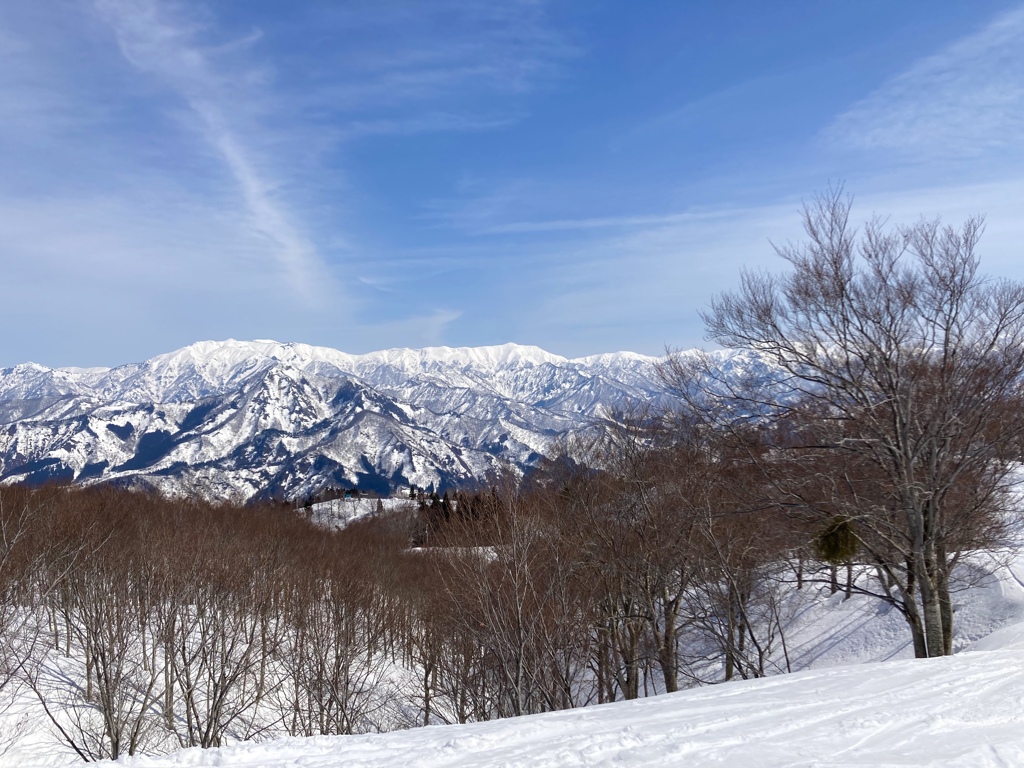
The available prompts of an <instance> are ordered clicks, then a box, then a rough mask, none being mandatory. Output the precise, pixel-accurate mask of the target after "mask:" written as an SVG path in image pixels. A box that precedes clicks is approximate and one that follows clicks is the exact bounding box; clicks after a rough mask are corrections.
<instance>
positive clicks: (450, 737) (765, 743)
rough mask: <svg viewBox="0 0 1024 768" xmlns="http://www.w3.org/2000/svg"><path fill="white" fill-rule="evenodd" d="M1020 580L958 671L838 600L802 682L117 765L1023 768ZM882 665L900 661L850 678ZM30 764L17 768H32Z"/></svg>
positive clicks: (868, 609)
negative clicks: (920, 654) (915, 655)
mask: <svg viewBox="0 0 1024 768" xmlns="http://www.w3.org/2000/svg"><path fill="white" fill-rule="evenodd" d="M1020 573H1024V559H1022V558H1020V557H1018V559H1017V560H1016V562H1014V563H1013V564H1012V565H1010V566H1009V567H1007V566H1003V567H1000V568H998V569H997V572H996V573H995V574H992V575H990V576H988V577H987V578H986V579H985V580H984V583H981V584H977V585H976V586H975V587H972V588H971V589H969V590H967V591H965V592H963V593H961V595H960V597H959V599H958V601H957V603H958V605H957V615H958V620H959V621H960V629H961V631H960V633H959V638H958V645H959V646H961V647H962V646H963V645H964V644H965V643H966V642H969V641H970V640H971V639H973V638H978V637H981V636H982V635H986V636H984V637H983V638H982V639H980V640H977V641H975V642H974V643H973V644H972V645H969V646H967V647H966V648H965V649H964V650H963V651H961V652H960V653H958V654H957V655H955V656H952V657H946V658H939V659H927V660H914V659H908V658H906V657H907V655H908V653H909V649H908V648H907V645H906V637H905V630H904V631H903V632H900V631H899V629H900V624H899V623H898V622H899V621H901V620H898V619H897V617H895V616H893V615H892V613H893V612H889V613H888V614H886V613H885V612H882V611H878V610H877V603H875V602H874V601H872V600H870V599H868V598H859V599H858V598H854V599H852V600H849V601H843V600H842V595H841V594H839V595H833V596H831V597H828V598H825V599H824V600H821V599H819V600H817V601H814V602H813V603H812V605H810V606H808V607H807V608H806V609H805V611H804V612H803V616H802V617H799V618H798V619H797V621H795V622H794V626H793V630H794V632H793V635H792V640H793V647H792V651H793V653H794V656H795V657H796V658H795V659H794V661H797V660H798V661H799V666H800V667H810V668H809V669H808V670H807V671H803V672H797V673H794V674H784V675H777V676H773V677H768V678H764V679H760V680H750V681H739V682H731V683H725V684H721V685H714V686H708V687H703V688H696V689H691V690H687V691H682V692H680V693H675V694H667V695H662V696H655V697H651V698H646V699H641V700H638V701H630V702H620V703H616V704H608V705H603V706H594V707H588V708H585V709H578V710H570V711H563V712H554V713H548V714H542V715H533V716H529V717H521V718H514V719H507V720H499V721H492V722H487V723H475V724H470V725H450V726H431V727H428V728H417V729H412V730H407V731H399V732H393V733H385V734H374V735H364V736H348V737H319V738H312V739H281V740H276V741H269V742H264V743H262V744H237V745H234V746H230V747H224V748H221V749H215V750H200V749H189V750H185V751H182V752H178V753H176V754H172V755H167V756H163V757H140V758H135V759H134V760H130V759H125V760H123V761H122V762H120V763H118V764H122V765H131V766H139V767H141V766H152V767H154V768H156V767H161V768H163V767H168V768H169V767H170V766H179V767H182V766H239V767H243V766H244V767H246V768H255V767H256V766H265V767H266V768H327V767H328V766H345V768H361V767H364V766H365V767H366V768H369V767H370V766H372V767H373V768H391V767H394V768H441V767H442V766H444V767H445V768H448V767H450V766H467V767H468V766H504V767H506V768H512V767H513V766H524V767H525V768H547V767H548V766H550V767H551V768H554V767H555V766H559V767H561V766H569V767H571V766H588V767H589V766H688V767H690V766H737V767H739V768H768V767H769V766H771V767H775V766H875V767H877V768H881V767H882V766H970V767H972V768H988V767H989V766H991V767H992V768H995V767H996V766H999V767H1000V768H1006V767H1007V766H1024V622H1022V619H1024V589H1022V585H1021V582H1020V580H1019V579H1018V578H1017V574H1020ZM801 619H802V620H801ZM995 627H1002V628H1000V629H996V631H994V632H992V631H991V630H992V629H993V628H995ZM880 658H889V659H891V660H888V661H872V662H868V663H853V664H851V663H850V662H854V661H860V662H864V661H865V660H867V659H880ZM844 662H845V663H846V666H826V665H829V664H833V665H834V664H837V663H838V664H843V663H844ZM795 665H796V664H795ZM25 757H27V756H26V755H24V753H23V755H22V757H21V759H20V760H19V761H18V762H17V763H16V764H17V765H19V766H22V768H24V767H25V766H27V765H29V764H30V763H31V760H26V759H25ZM50 764H51V765H52V764H53V763H50Z"/></svg>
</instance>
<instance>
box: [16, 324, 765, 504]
mask: <svg viewBox="0 0 1024 768" xmlns="http://www.w3.org/2000/svg"><path fill="white" fill-rule="evenodd" d="M722 354H723V357H724V359H725V360H726V362H727V365H728V366H730V367H735V368H736V369H737V370H739V369H748V368H749V366H750V365H752V364H753V365H756V364H757V363H758V362H759V361H757V360H756V358H755V357H752V356H751V354H750V353H742V352H733V353H722ZM660 360H661V359H660V358H656V357H650V356H646V355H639V354H635V353H631V352H617V353H611V354H604V355H594V356H591V357H584V358H578V359H567V358H564V357H560V356H558V355H553V354H551V353H548V352H545V351H544V350H542V349H540V348H538V347H531V346H522V345H517V344H504V345H501V346H490V347H463V348H448V347H431V348H426V349H420V350H410V349H393V350H386V351H382V352H371V353H369V354H365V355H351V354H347V353H344V352H340V351H338V350H335V349H330V348H327V347H315V346H310V345H307V344H299V343H278V342H275V341H267V340H257V341H235V340H233V339H231V340H228V341H222V342H198V343H195V344H191V345H189V346H187V347H184V348H182V349H179V350H177V351H174V352H170V353H167V354H163V355H158V356H156V357H153V358H151V359H149V360H146V361H144V362H141V363H130V364H127V365H122V366H118V367H116V368H109V369H108V368H49V367H46V366H42V365H38V364H35V363H24V364H21V365H16V366H14V367H12V368H4V369H0V482H4V483H12V482H26V483H43V482H46V481H53V480H62V481H72V482H76V483H98V482H115V483H118V484H121V485H124V486H127V487H136V488H149V489H155V490H157V491H159V492H161V493H164V494H168V495H173V496H184V495H195V496H200V497H203V498H206V499H210V500H232V501H237V502H245V501H250V500H258V499H271V498H277V499H303V498H309V497H312V496H315V495H316V494H317V493H320V492H321V491H323V490H325V489H337V488H359V489H361V490H364V491H374V492H377V493H382V494H386V493H387V492H389V491H391V490H393V489H394V488H396V487H399V486H409V485H415V486H417V487H420V488H428V487H433V488H435V489H444V488H453V487H465V486H468V485H473V484H475V483H479V482H481V481H483V480H485V479H486V478H487V477H489V476H491V475H492V474H493V473H495V472H497V471H499V470H500V469H501V468H502V467H503V466H508V465H511V466H513V467H515V468H517V469H519V470H520V471H527V470H529V469H530V468H531V467H533V466H536V464H537V463H538V462H539V461H540V460H541V459H542V458H543V457H544V456H545V455H546V452H547V451H548V450H549V448H550V446H551V445H552V443H553V441H555V440H557V439H558V438H559V437H562V436H565V435H569V434H572V433H573V432H576V431H579V430H583V429H587V428H588V427H590V426H592V425H593V424H595V423H596V422H598V421H599V420H600V419H601V418H602V417H604V416H605V415H606V414H607V413H608V412H610V411H612V410H614V409H618V408H623V407H627V406H628V405H630V404H637V403H642V404H653V405H659V404H662V403H664V402H666V398H668V397H669V395H668V392H667V390H666V387H665V385H664V384H663V383H662V382H661V380H660V379H659V376H658V364H659V362H660Z"/></svg>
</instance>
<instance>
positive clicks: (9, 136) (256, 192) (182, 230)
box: [0, 0, 1024, 365]
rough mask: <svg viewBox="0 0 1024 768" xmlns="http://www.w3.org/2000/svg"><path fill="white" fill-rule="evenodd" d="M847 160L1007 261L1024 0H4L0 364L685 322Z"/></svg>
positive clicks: (550, 338) (660, 330)
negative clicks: (967, 229)
mask: <svg viewBox="0 0 1024 768" xmlns="http://www.w3.org/2000/svg"><path fill="white" fill-rule="evenodd" d="M836 182H843V183H845V185H846V188H847V189H848V191H850V192H851V193H853V195H854V196H855V199H856V210H855V214H856V215H857V216H858V217H859V218H862V219H863V218H868V217H870V216H871V215H872V214H875V213H878V214H885V215H890V216H891V217H892V219H893V220H894V221H913V220H916V219H917V218H919V217H920V216H922V215H924V216H928V217H932V216H935V215H941V216H942V217H943V218H944V219H945V220H947V221H949V222H951V223H957V222H959V221H960V220H961V219H963V218H965V217H966V216H968V215H971V214H975V213H983V214H986V216H987V222H988V228H987V231H986V234H985V237H984V238H983V240H982V258H983V263H984V265H985V269H986V270H987V271H989V272H992V273H995V274H999V275H1006V276H1010V277H1014V278H1024V259H1022V247H1021V244H1022V243H1024V210H1022V208H1024V5H1022V4H1021V3H1019V2H998V1H996V0H972V1H970V2H966V1H965V2H954V1H944V2H942V3H934V2H913V1H910V0H908V1H907V2H900V3H891V2H881V1H877V0H858V2H838V1H835V2H833V1H831V0H829V1H825V2H822V0H814V1H811V0H808V1H807V2H790V3H762V2H753V1H750V2H739V1H738V0H737V1H734V2H729V1H727V0H726V1H719V2H710V0H709V1H708V2H696V1H694V2H656V1H655V0H651V2H644V3H636V2H633V3H627V2H613V1H611V0H586V1H584V0H580V1H578V2H575V1H573V0H553V1H552V2H544V0H510V1H506V0H438V1H437V2H399V1H398V0H395V1H394V2H392V1H391V0H379V1H375V2H372V3H371V2H343V1H342V0H338V1H337V2H326V0H322V1H310V2H300V1H299V0H296V1H295V2H289V3H281V2H276V1H273V2H272V1H270V0H247V1H246V2H229V0H183V1H181V2H172V1H171V0H47V2H12V3H5V4H2V5H0V269H2V273H0V274H2V277H0V324H2V326H3V327H4V328H5V329H6V331H5V334H4V339H5V343H4V344H3V345H2V346H0V365H11V364H14V363H17V362H24V361H26V360H34V361H37V362H41V363H45V364H49V365H115V364H118V363H122V362H128V361H133V360H141V359H143V358H146V357H149V356H152V355H154V354H157V353H160V352H163V351H168V350H171V349H174V348H177V347H180V346H183V345H185V344H188V343H190V342H192V341H196V340H200V339H224V338H229V337H233V338H239V339H250V338H273V339H277V340H280V341H303V342H307V343H312V344H322V345H327V346H333V347H336V348H339V349H343V350H345V351H349V352H366V351H370V350H373V349H380V348H385V347H419V346H425V345H438V344H445V345H449V346H462V345H481V344H500V343H504V342H507V341H515V342H519V343H524V344H537V345H539V346H542V347H544V348H546V349H548V350H550V351H552V352H556V353H559V354H564V355H567V356H578V355H585V354H592V353H597V352H604V351H613V350H618V349H630V350H634V351H638V352H645V353H651V354H658V353H660V352H662V351H663V350H664V348H665V346H666V345H669V346H672V347H689V346H698V345H700V344H702V339H703V328H702V325H701V322H700V319H699V317H698V315H697V312H698V310H699V309H701V308H703V307H705V306H707V304H708V302H709V301H710V299H711V297H712V296H713V295H714V294H715V293H718V292H720V291H723V290H728V289H729V288H731V287H732V286H734V285H735V284H736V282H737V277H738V275H739V272H740V269H741V268H743V267H766V268H769V269H771V268H775V267H777V266H779V265H778V261H777V259H776V257H775V256H774V255H773V252H772V250H771V246H770V244H769V240H775V241H779V240H785V239H787V238H795V237H798V236H799V229H798V226H799V220H798V211H799V208H800V205H801V201H802V200H804V199H807V198H809V197H810V196H812V195H813V194H814V193H815V191H818V190H822V189H824V188H825V187H827V186H828V185H829V184H830V183H836Z"/></svg>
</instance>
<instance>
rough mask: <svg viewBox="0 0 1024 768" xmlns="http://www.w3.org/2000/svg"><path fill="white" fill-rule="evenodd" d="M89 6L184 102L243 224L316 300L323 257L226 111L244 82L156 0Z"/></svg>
mask: <svg viewBox="0 0 1024 768" xmlns="http://www.w3.org/2000/svg"><path fill="white" fill-rule="evenodd" d="M97 9H98V10H99V12H100V13H101V15H102V17H103V18H104V19H105V20H106V21H107V22H108V23H109V24H110V25H111V27H112V28H113V29H114V31H115V33H116V35H117V39H118V42H119V44H120V48H121V51H122V52H123V53H124V55H125V57H126V58H127V59H128V60H129V61H130V62H131V63H132V64H133V65H134V66H135V67H136V68H138V69H139V70H141V71H143V72H146V73H148V74H151V75H153V76H154V77H156V78H158V79H159V80H160V81H161V82H162V83H164V84H165V85H167V86H168V87H169V88H171V89H172V90H173V91H174V92H176V93H177V94H178V95H179V96H180V97H181V99H182V100H183V101H184V103H185V104H187V106H188V108H189V109H190V110H191V112H192V113H193V115H194V116H195V118H196V119H197V122H198V126H199V128H200V132H201V135H202V136H203V137H204V138H205V140H206V141H207V142H208V144H209V146H210V148H211V149H212V150H213V151H214V153H215V154H216V155H217V156H218V157H219V158H220V160H221V161H222V162H223V163H224V166H225V167H226V168H227V170H228V171H229V172H230V174H231V177H232V178H233V179H234V181H235V183H236V184H237V187H238V190H239V192H240V193H241V196H242V200H243V203H244V206H245V209H246V211H247V213H248V216H247V220H248V223H249V225H250V226H251V227H252V229H253V230H254V231H255V232H256V233H258V234H259V235H261V236H263V237H265V238H266V239H267V240H268V241H269V242H270V243H272V244H273V248H272V252H273V254H274V256H275V258H276V260H277V262H278V263H279V265H280V267H281V269H282V270H283V272H284V274H285V276H286V279H287V282H288V284H289V285H290V286H291V289H292V290H293V291H294V293H295V295H296V297H297V298H300V299H302V300H304V301H314V302H316V301H320V300H322V299H323V294H322V292H321V286H322V284H323V280H324V279H325V275H326V272H327V270H326V268H325V264H324V263H323V260H322V258H321V257H320V255H319V254H318V252H317V249H316V247H315V245H314V244H313V242H312V241H311V239H310V238H309V237H308V236H307V235H306V234H305V233H304V232H303V231H302V227H301V225H299V224H298V223H297V222H296V216H295V215H294V213H293V212H291V211H290V210H289V208H288V206H287V204H286V203H285V202H283V201H282V200H281V199H279V196H278V194H277V193H276V190H277V188H278V187H279V186H280V184H279V183H278V182H277V181H276V180H275V179H274V177H273V172H272V171H271V170H270V169H269V166H268V163H266V162H265V161H263V160H261V158H259V156H258V153H257V152H256V151H255V150H254V149H253V147H252V146H250V144H249V143H248V142H247V141H246V137H245V135H244V133H243V132H242V131H241V130H239V128H237V127H236V126H235V125H233V124H232V119H231V116H230V115H231V114H232V113H239V114H245V113H246V112H249V111H251V106H250V105H246V104H245V103H244V102H241V101H240V99H239V98H238V96H237V93H238V92H239V90H242V91H243V92H244V90H245V88H244V87H243V88H241V89H240V88H239V83H238V82H237V77H236V78H229V77H225V76H223V75H222V74H221V73H220V72H218V71H217V69H216V66H215V64H214V63H213V62H212V61H211V57H210V55H209V54H208V53H207V52H205V51H204V50H203V49H202V47H200V45H198V43H197V42H196V41H195V36H196V31H197V28H198V24H197V23H196V22H195V21H193V20H189V19H187V18H184V17H182V16H181V14H180V11H179V12H178V13H177V14H175V12H174V11H173V10H171V8H170V7H169V6H167V5H164V4H161V3H160V2H158V0H98V1H97ZM258 39H259V35H258V34H256V35H250V36H249V37H248V38H247V39H245V40H242V41H236V42H235V43H234V44H231V45H229V48H231V47H238V46H239V45H246V44H248V43H250V42H254V41H256V40H258ZM248 76H249V77H253V76H252V75H248ZM242 85H243V86H244V85H246V84H245V83H242Z"/></svg>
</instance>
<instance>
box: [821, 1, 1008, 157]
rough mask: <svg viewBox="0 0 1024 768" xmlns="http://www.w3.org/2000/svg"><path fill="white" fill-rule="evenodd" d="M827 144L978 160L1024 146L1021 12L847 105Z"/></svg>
mask: <svg viewBox="0 0 1024 768" xmlns="http://www.w3.org/2000/svg"><path fill="white" fill-rule="evenodd" d="M824 138H825V139H826V140H827V141H828V142H829V143H831V144H833V145H836V146H839V147H845V148H850V149H855V150H867V151H888V152H894V153H897V154H898V155H904V156H910V157H917V158H923V159H935V158H968V159H977V158H979V157H980V156H983V155H985V154H989V153H993V152H995V153H998V154H999V155H1000V156H1001V159H1002V160H1005V159H1006V155H1007V153H1009V154H1010V155H1012V157H1014V158H1015V159H1017V160H1020V159H1021V157H1022V153H1021V147H1022V145H1024V7H1019V8H1016V9H1014V10H1011V11H1009V12H1007V13H1004V14H1002V15H1001V16H999V17H997V18H995V19H994V20H992V21H991V22H989V23H988V24H986V25H985V26H984V27H983V28H981V29H980V30H978V31H976V32H974V33H972V34H969V35H967V36H965V37H963V38H962V39H960V40H958V41H956V42H954V43H953V44H951V45H949V46H948V47H946V48H945V49H944V50H941V51H939V52H937V53H935V54H933V55H931V56H927V57H925V58H924V59H922V60H920V61H918V62H917V63H916V64H914V65H913V66H911V67H910V68H909V69H908V70H906V71H905V72H903V73H901V74H898V75H896V76H895V77H892V78H891V79H890V80H888V81H887V82H885V83H883V84H882V85H881V86H880V87H879V88H878V89H877V90H875V91H874V92H873V93H870V94H869V95H868V96H867V97H865V98H864V99H862V100H861V101H859V102H857V103H855V104H853V105H852V106H851V107H850V108H849V109H848V110H847V111H845V112H844V113H842V114H841V115H839V116H838V117H837V118H836V120H835V121H834V122H833V123H832V124H831V125H830V126H828V127H827V128H826V130H825V132H824Z"/></svg>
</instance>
